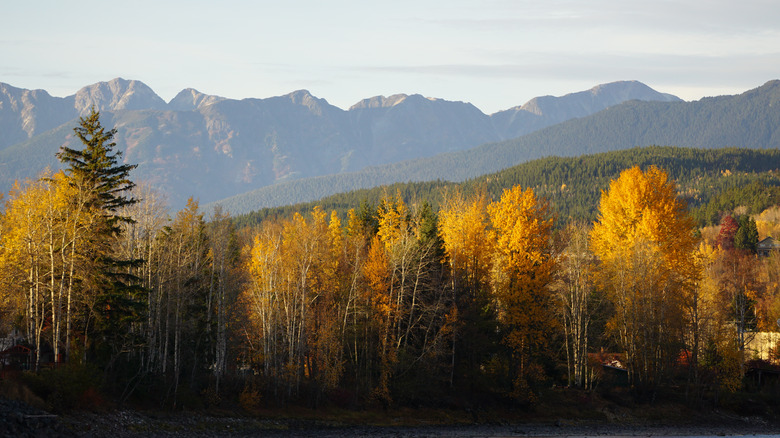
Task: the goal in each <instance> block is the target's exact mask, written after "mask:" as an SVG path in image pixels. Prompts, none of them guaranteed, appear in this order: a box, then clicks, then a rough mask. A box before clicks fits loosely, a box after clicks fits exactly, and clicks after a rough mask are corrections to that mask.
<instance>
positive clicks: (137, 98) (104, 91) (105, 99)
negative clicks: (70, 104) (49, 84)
mask: <svg viewBox="0 0 780 438" xmlns="http://www.w3.org/2000/svg"><path fill="white" fill-rule="evenodd" d="M74 97H75V103H74V106H75V108H76V111H77V112H78V113H79V115H85V114H87V113H89V110H90V108H91V107H92V106H94V107H95V108H97V109H98V110H100V111H104V110H107V111H117V110H142V109H153V110H164V109H166V107H167V104H166V103H165V101H164V100H162V98H160V96H158V95H157V94H156V93H155V92H154V91H152V89H151V88H149V87H148V86H147V85H146V84H144V83H143V82H140V81H135V80H129V81H128V80H126V79H122V78H115V79H112V80H110V81H108V82H98V83H96V84H92V85H89V86H86V87H84V88H82V89H81V90H79V91H78V92H76V95H75V96H74Z"/></svg>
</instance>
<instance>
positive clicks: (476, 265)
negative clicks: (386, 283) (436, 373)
mask: <svg viewBox="0 0 780 438" xmlns="http://www.w3.org/2000/svg"><path fill="white" fill-rule="evenodd" d="M487 206H488V199H487V195H486V194H485V193H481V194H478V195H476V196H473V197H471V198H469V199H466V198H465V197H464V196H463V194H461V193H460V192H457V191H456V192H452V193H448V194H447V195H446V197H445V200H444V205H443V206H442V208H441V211H440V212H439V235H440V236H441V239H442V243H443V245H444V251H445V255H446V262H447V264H449V267H450V277H449V284H448V286H449V292H450V293H451V294H452V302H453V310H452V312H451V314H450V319H451V320H452V324H451V327H452V331H453V333H452V345H451V351H450V354H451V363H452V370H451V372H450V385H453V384H455V383H461V382H462V383H463V384H466V385H468V386H469V387H470V388H472V389H475V388H476V387H478V386H484V385H485V384H486V382H480V380H479V378H478V377H479V375H480V373H479V370H480V368H481V365H482V364H483V363H484V362H485V361H487V360H488V359H489V358H490V356H491V355H492V353H493V351H492V350H493V348H492V347H493V344H494V343H493V342H492V340H493V338H494V335H495V333H496V327H495V324H494V321H495V306H492V305H491V290H490V267H491V263H492V257H493V247H494V245H493V240H492V233H491V231H490V219H489V217H488V213H487Z"/></svg>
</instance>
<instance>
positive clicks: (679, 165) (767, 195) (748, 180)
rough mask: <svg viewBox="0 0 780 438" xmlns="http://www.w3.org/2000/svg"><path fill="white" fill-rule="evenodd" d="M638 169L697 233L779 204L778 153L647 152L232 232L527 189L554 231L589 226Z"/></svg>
mask: <svg viewBox="0 0 780 438" xmlns="http://www.w3.org/2000/svg"><path fill="white" fill-rule="evenodd" d="M635 165H638V166H640V167H642V168H646V167H648V166H650V165H656V166H658V167H661V168H663V169H665V170H666V171H667V172H668V173H669V175H670V176H671V177H672V178H674V179H675V180H676V181H677V185H678V189H679V192H680V195H681V196H682V197H683V198H685V199H686V200H687V201H688V205H689V208H690V209H691V213H692V215H693V216H694V218H695V219H696V220H697V222H698V223H699V225H700V226H706V225H712V224H717V223H718V222H719V220H720V215H721V213H722V212H727V211H732V210H733V209H735V208H736V207H738V206H745V207H746V208H747V213H751V214H753V213H759V212H761V211H762V210H763V209H765V208H767V207H768V206H771V205H775V204H778V203H780V173H779V172H780V151H778V150H777V149H762V150H757V149H740V148H724V149H696V148H682V147H672V146H650V147H638V148H632V149H626V150H621V151H614V152H605V153H600V154H593V155H585V156H581V157H548V158H542V159H539V160H534V161H530V162H527V163H523V164H520V165H517V166H514V167H511V168H508V169H505V170H502V171H500V172H496V173H492V174H489V175H484V176H481V177H478V178H474V179H470V180H467V181H465V182H462V183H453V182H447V181H431V182H410V183H396V184H392V185H385V186H380V187H376V188H373V189H364V190H356V191H351V192H346V193H341V194H337V195H333V196H328V197H326V198H323V199H321V200H319V201H315V202H309V203H302V204H295V205H289V206H284V207H276V208H265V209H261V210H257V211H253V212H251V213H249V214H245V215H240V216H236V217H235V218H234V221H235V223H236V225H239V226H253V225H257V224H259V223H261V222H262V221H263V220H266V219H275V218H284V217H289V216H292V215H293V214H294V213H296V212H300V213H302V214H304V213H307V212H309V211H311V210H312V208H314V206H317V205H319V206H321V207H322V208H323V209H324V210H325V211H331V210H335V211H336V212H337V213H338V214H339V215H340V216H341V217H346V214H347V211H348V210H349V209H356V210H358V209H360V208H361V205H366V206H376V205H378V204H379V202H380V200H381V199H382V198H383V197H385V196H388V195H390V196H395V195H396V193H400V194H401V197H402V198H403V200H404V202H407V203H409V204H413V203H416V202H423V201H425V202H428V203H429V204H431V205H432V206H433V208H434V210H438V206H439V205H440V204H441V201H442V199H443V198H444V196H445V194H446V193H447V191H452V190H460V191H461V192H463V193H464V194H466V195H469V194H471V193H474V192H477V191H481V190H485V191H487V193H488V194H489V196H490V197H491V198H492V199H497V198H498V197H499V196H500V194H501V192H502V191H503V190H504V189H506V188H510V187H512V186H514V185H517V184H519V185H521V186H522V187H531V188H533V189H534V192H535V193H536V194H537V195H538V196H541V197H544V198H546V199H547V200H548V201H549V202H550V205H551V207H552V209H553V211H554V212H555V213H556V214H557V217H558V224H559V226H562V225H564V224H566V223H568V222H569V221H570V220H586V221H593V220H595V219H596V214H597V209H598V204H599V199H600V196H601V191H602V190H605V189H607V188H608V187H609V182H610V180H612V179H615V178H617V176H618V175H619V174H620V172H621V171H623V170H625V169H627V168H629V167H631V166H635Z"/></svg>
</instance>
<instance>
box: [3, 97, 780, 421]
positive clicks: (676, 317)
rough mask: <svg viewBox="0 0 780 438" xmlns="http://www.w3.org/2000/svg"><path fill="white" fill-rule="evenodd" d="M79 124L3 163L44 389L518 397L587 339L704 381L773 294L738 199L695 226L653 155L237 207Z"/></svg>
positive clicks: (56, 396)
mask: <svg viewBox="0 0 780 438" xmlns="http://www.w3.org/2000/svg"><path fill="white" fill-rule="evenodd" d="M75 131H76V134H77V136H78V137H79V138H80V139H81V140H82V142H83V143H84V145H85V148H84V149H83V150H81V151H78V150H72V149H63V150H62V151H61V152H60V154H59V157H60V159H61V160H62V161H63V163H65V164H66V166H67V169H66V170H65V171H64V172H59V173H55V174H51V173H45V174H44V175H43V176H42V177H41V178H40V179H38V180H35V181H27V182H25V183H21V184H18V185H17V186H16V187H15V188H14V190H12V191H11V192H10V193H9V194H8V196H7V198H6V199H5V204H4V208H3V211H2V217H0V294H2V300H0V317H1V318H2V319H0V324H2V328H3V329H5V330H10V329H12V328H15V329H17V330H19V331H21V332H22V333H24V337H25V339H26V345H27V346H28V347H29V348H30V349H31V351H32V352H33V356H32V357H31V358H30V359H31V361H30V362H29V363H28V365H29V367H30V370H29V372H28V373H25V374H24V378H25V379H26V382H28V384H30V386H31V387H32V388H34V389H36V390H37V391H38V392H39V393H40V394H41V395H42V396H44V397H46V399H47V401H48V402H49V403H51V404H52V405H57V406H55V407H60V408H62V407H63V406H59V405H70V406H78V405H79V404H80V403H83V402H84V400H85V399H90V397H91V399H92V400H93V401H94V399H95V397H96V396H95V395H94V393H95V391H96V390H99V391H100V392H102V394H105V395H107V396H110V397H112V398H115V399H118V400H122V401H125V400H131V399H132V400H141V401H144V402H147V403H148V402H150V401H151V402H154V403H158V404H159V405H162V406H166V407H174V408H179V407H183V406H184V407H199V406H215V405H219V404H220V403H223V402H225V403H227V402H235V403H239V404H240V405H241V406H243V407H245V408H246V409H248V410H253V409H256V408H258V407H260V406H286V405H289V404H291V403H300V404H306V405H309V406H319V405H321V404H327V403H334V404H338V405H341V406H349V407H365V406H372V405H373V406H385V407H387V406H393V405H399V404H400V405H410V406H419V405H424V404H436V405H441V404H442V403H443V400H450V401H453V404H454V405H459V404H461V403H460V402H458V400H460V401H463V400H472V399H478V400H503V401H507V400H509V401H511V403H515V404H518V405H524V406H529V405H533V404H535V403H537V402H538V401H539V397H541V396H542V388H545V387H549V386H550V385H551V384H555V385H559V384H560V385H568V386H571V387H578V388H590V389H592V388H594V387H596V386H597V385H599V384H601V383H604V384H605V385H606V382H605V377H604V376H603V374H601V370H602V368H601V360H602V359H604V355H603V354H602V352H605V351H606V352H610V353H612V355H611V357H612V358H613V359H615V360H617V361H618V362H619V363H620V365H621V366H622V367H624V369H625V373H626V376H627V379H628V382H629V384H630V385H631V388H632V389H633V392H634V394H636V395H637V396H638V397H640V398H645V399H655V398H656V397H657V396H658V395H659V394H660V393H662V392H663V390H664V389H666V388H670V387H679V386H684V387H685V388H686V392H685V393H686V394H687V396H688V398H689V400H691V401H693V402H696V403H700V402H713V403H715V402H716V401H717V400H719V397H720V396H722V394H724V393H728V392H732V391H736V390H739V389H740V388H742V385H743V382H745V380H744V377H745V375H746V372H747V370H748V361H749V360H750V359H752V358H753V353H751V349H750V343H751V338H752V337H754V336H755V333H756V332H757V331H770V330H774V327H775V326H774V321H775V320H776V319H777V318H778V317H780V290H778V285H779V284H780V278H778V273H780V269H778V267H780V257H778V256H777V254H775V255H773V256H772V257H769V258H760V259H759V258H757V256H756V255H755V249H756V244H757V242H758V239H759V238H760V237H762V236H760V235H759V231H758V230H759V226H758V225H757V221H756V220H754V219H751V218H750V217H748V216H743V217H739V218H734V217H732V216H731V215H724V216H723V219H722V220H720V221H721V222H722V225H721V226H720V227H719V228H718V229H717V231H716V233H715V235H712V236H708V235H705V233H702V232H701V231H700V230H698V227H697V226H696V223H695V220H694V218H693V217H692V216H691V214H690V212H689V210H688V207H687V206H686V203H685V202H684V200H682V199H681V198H680V197H679V196H678V194H679V191H680V187H678V186H677V184H676V183H675V181H674V179H673V178H671V177H670V175H669V174H668V173H667V172H666V171H664V170H661V169H659V168H658V167H655V166H646V167H645V169H643V168H642V167H640V166H628V170H625V169H620V168H619V166H620V165H619V164H617V165H616V164H606V163H605V164H603V165H595V164H594V165H593V166H588V165H575V164H576V163H575V162H566V161H559V159H548V160H545V161H543V163H547V164H544V166H547V167H544V166H542V167H539V168H530V169H529V171H528V172H529V173H528V174H524V175H523V176H514V177H507V178H508V180H511V179H512V178H532V177H533V176H534V175H537V174H534V173H533V172H539V174H538V175H547V176H549V177H550V178H552V179H549V180H545V179H543V178H542V177H541V176H538V177H539V178H540V179H539V181H540V182H537V185H536V186H535V187H528V186H521V185H518V184H509V183H507V184H509V185H507V186H506V187H500V184H504V183H503V182H500V181H504V180H500V179H499V176H498V175H493V176H490V177H485V178H484V179H482V180H475V181H470V182H469V183H468V184H465V185H462V186H454V185H449V184H443V183H430V184H429V185H427V186H425V187H426V188H425V190H427V192H424V193H425V194H427V195H428V196H423V195H421V194H420V193H418V192H415V191H413V190H408V191H404V189H406V188H409V187H413V186H409V185H399V186H398V187H395V188H396V191H395V193H388V191H387V189H385V190H384V191H377V192H372V193H376V194H377V198H373V199H376V201H374V200H372V198H371V197H370V196H364V197H363V199H364V200H368V201H364V202H362V203H360V204H357V205H358V206H357V207H356V208H348V207H351V204H350V202H352V201H351V200H349V198H346V200H343V201H342V200H340V201H338V202H339V203H341V204H339V205H341V206H342V207H343V208H345V209H346V211H345V212H344V213H343V214H340V213H339V212H338V211H336V210H335V209H329V211H328V210H326V209H324V208H322V207H319V206H314V207H312V208H311V209H310V210H309V211H306V212H304V213H298V212H296V211H291V212H290V214H289V215H286V214H279V215H278V216H272V215H267V216H265V217H264V218H263V220H262V221H261V222H259V223H257V224H252V225H246V226H242V227H237V226H236V223H235V222H234V221H233V220H231V219H230V218H229V217H228V216H227V215H226V214H224V213H222V212H221V211H220V210H219V209H216V210H215V211H214V212H212V213H210V215H209V216H210V217H209V219H208V220H207V219H206V215H205V214H204V213H203V212H201V211H200V208H199V206H198V203H197V202H196V201H193V200H191V201H190V202H189V203H188V204H187V207H186V208H184V209H183V210H181V211H179V212H178V213H176V214H174V215H171V214H170V213H169V212H168V210H167V208H166V207H165V205H164V204H163V203H162V202H161V197H160V196H158V195H156V194H155V193H154V192H153V191H152V190H150V189H148V188H147V187H134V184H133V182H132V181H131V179H130V178H129V176H130V172H131V171H132V169H133V166H131V165H122V164H119V163H120V162H121V161H120V158H121V154H119V153H114V152H113V147H114V144H113V141H112V139H113V135H114V133H115V131H114V130H105V129H104V128H103V127H102V126H101V125H100V122H99V115H98V114H97V113H95V112H93V113H92V114H91V115H90V116H88V117H87V118H84V119H82V120H81V122H80V125H79V126H78V127H77V128H76V130H75ZM636 152H638V153H639V155H640V156H641V155H642V153H647V154H648V156H657V155H658V154H661V153H670V154H671V153H672V152H674V150H673V149H669V148H660V149H655V150H653V149H648V150H645V149H642V150H639V151H636ZM690 153H691V154H692V155H694V156H696V152H695V151H694V152H690ZM706 153H707V154H711V156H712V157H720V158H718V159H721V160H722V161H720V162H719V163H723V162H724V161H723V160H725V161H726V162H728V160H731V161H730V166H729V167H728V168H727V169H722V170H720V171H719V172H722V173H723V174H724V176H722V178H725V179H728V178H730V177H731V176H734V175H741V174H742V173H741V172H743V168H742V167H740V166H746V167H747V166H748V164H747V163H749V162H750V160H751V159H753V160H755V161H756V163H755V164H756V165H759V164H761V165H765V166H771V164H767V161H769V160H767V159H766V156H762V155H760V154H763V153H756V154H758V155H756V156H755V157H754V158H750V156H751V155H750V154H751V153H752V152H749V151H737V150H733V151H720V152H715V151H707V152H706ZM625 154H626V158H625V159H626V160H629V158H628V157H627V156H628V155H629V153H628V152H626V153H625ZM653 154H656V155H653ZM729 154H731V155H729ZM767 154H769V155H767V156H771V153H769V152H768V153H767ZM728 157H730V158H728ZM711 160H713V161H714V160H715V158H712V159H711ZM740 160H743V161H744V162H743V161H740ZM696 162H699V161H695V160H694V163H696ZM758 162H760V163H758ZM740 163H742V164H740ZM580 164H581V163H580ZM685 166H687V164H679V165H678V167H675V165H674V163H669V167H670V168H671V169H673V170H674V169H677V170H676V171H678V172H683V171H685V170H684V169H685ZM538 169H543V170H538ZM693 169H696V167H693ZM726 170H728V171H729V172H730V173H731V175H728V176H726V175H725V173H726V172H725V171H726ZM745 171H746V170H745ZM578 172H580V173H584V174H588V175H590V178H591V179H598V178H605V179H606V180H607V181H608V182H607V183H605V184H606V186H605V187H604V188H603V189H604V192H603V195H602V196H601V197H600V199H599V200H597V201H594V202H595V203H596V204H595V205H596V206H597V207H596V208H597V211H598V215H597V220H595V221H593V222H589V221H576V220H566V219H563V220H561V219H560V218H561V217H562V215H561V214H560V213H559V212H556V211H555V207H554V206H555V204H554V203H551V202H548V200H547V196H540V194H539V192H544V191H545V190H548V191H549V193H553V192H555V191H556V190H552V187H553V186H558V182H557V180H556V179H557V178H559V177H560V178H567V175H570V174H577V173H578ZM613 172H614V173H615V174H614V176H611V175H613ZM687 172H688V173H694V174H696V175H699V174H698V173H695V172H696V171H692V170H687ZM704 174H705V172H704V171H703V170H702V171H701V175H704ZM767 174H769V172H768V171H767ZM706 178H708V177H707V176H700V177H699V179H701V180H705V179H706ZM718 178H721V177H718ZM583 179H584V178H583ZM729 181H730V180H729ZM583 184H585V183H583ZM748 190H752V189H748ZM557 192H559V193H562V194H564V195H565V196H564V197H565V198H568V197H570V196H573V195H572V194H571V193H569V192H568V184H567V187H558V188H557ZM683 192H685V190H683ZM421 193H422V192H421ZM493 193H496V195H493ZM597 193H601V189H598V192H597ZM364 195H365V194H364ZM371 196H373V195H371ZM549 198H550V199H554V197H553V196H550V197H549ZM691 198H692V199H693V198H694V196H691ZM336 199H339V198H336ZM772 217H773V216H772V215H770V214H767V215H762V216H761V218H762V219H761V223H760V227H761V229H762V230H764V229H772V228H771V227H770V225H769V222H770V221H771V220H773V219H771V218H772ZM591 224H592V225H591ZM775 349H776V346H775ZM773 354H774V356H773V357H774V358H776V356H777V354H776V352H775V353H773ZM50 367H53V368H54V369H53V370H49V369H48V368H50ZM74 375H77V377H78V378H74ZM63 382H67V385H63ZM90 391H91V392H90ZM87 394H92V395H91V396H89V397H87V396H86V395H87Z"/></svg>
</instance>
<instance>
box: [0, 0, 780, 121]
mask: <svg viewBox="0 0 780 438" xmlns="http://www.w3.org/2000/svg"><path fill="white" fill-rule="evenodd" d="M4 3H5V4H4V5H3V8H2V9H3V15H4V17H3V18H4V19H3V20H2V21H3V23H2V25H1V26H0V82H4V83H7V84H9V85H12V86H14V87H18V88H26V89H44V90H46V91H48V92H49V93H50V94H51V95H53V96H60V97H62V96H68V95H72V94H75V93H76V91H78V90H79V89H80V88H82V87H84V86H87V85H91V84H94V83H96V82H101V81H109V80H111V79H113V78H116V77H122V78H124V79H135V80H139V81H141V82H143V83H145V84H146V85H148V86H149V87H151V88H152V89H153V90H154V91H155V92H156V93H157V94H158V95H159V96H160V97H162V98H163V99H164V100H165V101H170V100H171V99H172V98H173V97H174V96H175V95H176V94H177V93H178V92H179V91H181V90H183V89H185V88H195V89H197V90H198V91H200V92H202V93H206V94H214V95H219V96H223V97H228V98H233V99H243V98H266V97H272V96H279V95H284V94H287V93H290V92H292V91H295V90H300V89H306V90H309V91H310V92H311V93H312V94H313V95H315V96H317V97H319V98H323V99H325V100H327V101H328V102H329V103H330V104H332V105H336V106H338V107H340V108H342V109H348V108H349V107H350V106H352V105H353V104H355V103H357V102H358V101H360V100H362V99H365V98H369V97H372V96H378V95H384V96H390V95H393V94H398V93H404V94H415V93H416V94H422V95H423V96H426V97H436V98H441V99H446V100H453V101H463V102H470V103H472V104H474V105H475V106H476V107H477V108H479V109H480V110H482V111H483V112H484V113H486V114H491V113H494V112H496V111H500V110H504V109H508V108H511V107H514V106H517V105H521V104H523V103H525V102H527V101H528V100H530V99H531V98H533V97H535V96H543V95H553V96H561V95H564V94H567V93H572V92H577V91H582V90H587V89H589V88H591V87H593V86H595V85H598V84H603V83H608V82H613V81H618V80H638V81H641V82H643V83H645V84H647V85H649V86H650V87H652V88H654V89H656V90H658V91H661V92H665V93H671V94H674V95H677V96H678V97H680V98H682V99H685V100H689V101H690V100H698V99H701V98H702V97H706V96H717V95H724V94H738V93H742V92H744V91H747V90H749V89H752V88H756V87H758V86H760V85H762V84H764V83H765V82H767V81H769V80H772V79H778V78H780V3H778V2H777V1H776V0H740V1H734V0H706V1H704V0H702V1H686V0H674V1H665V0H645V1H634V0H589V1H583V0H571V1H568V0H534V1H526V0H479V1H475V0H430V1H426V0H410V1H409V0H393V1H381V2H380V1H370V0H360V1H347V0H328V1H298V0H287V1H279V0H274V1H265V0H254V1H252V0H246V1H244V0H222V1H214V0H187V1H183V0H154V1H147V0H137V1H123V2H117V1H106V0H95V1H91V0H90V1H88V0H73V1H67V2H65V1H61V0H42V1H36V0H33V1H14V2H4Z"/></svg>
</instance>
